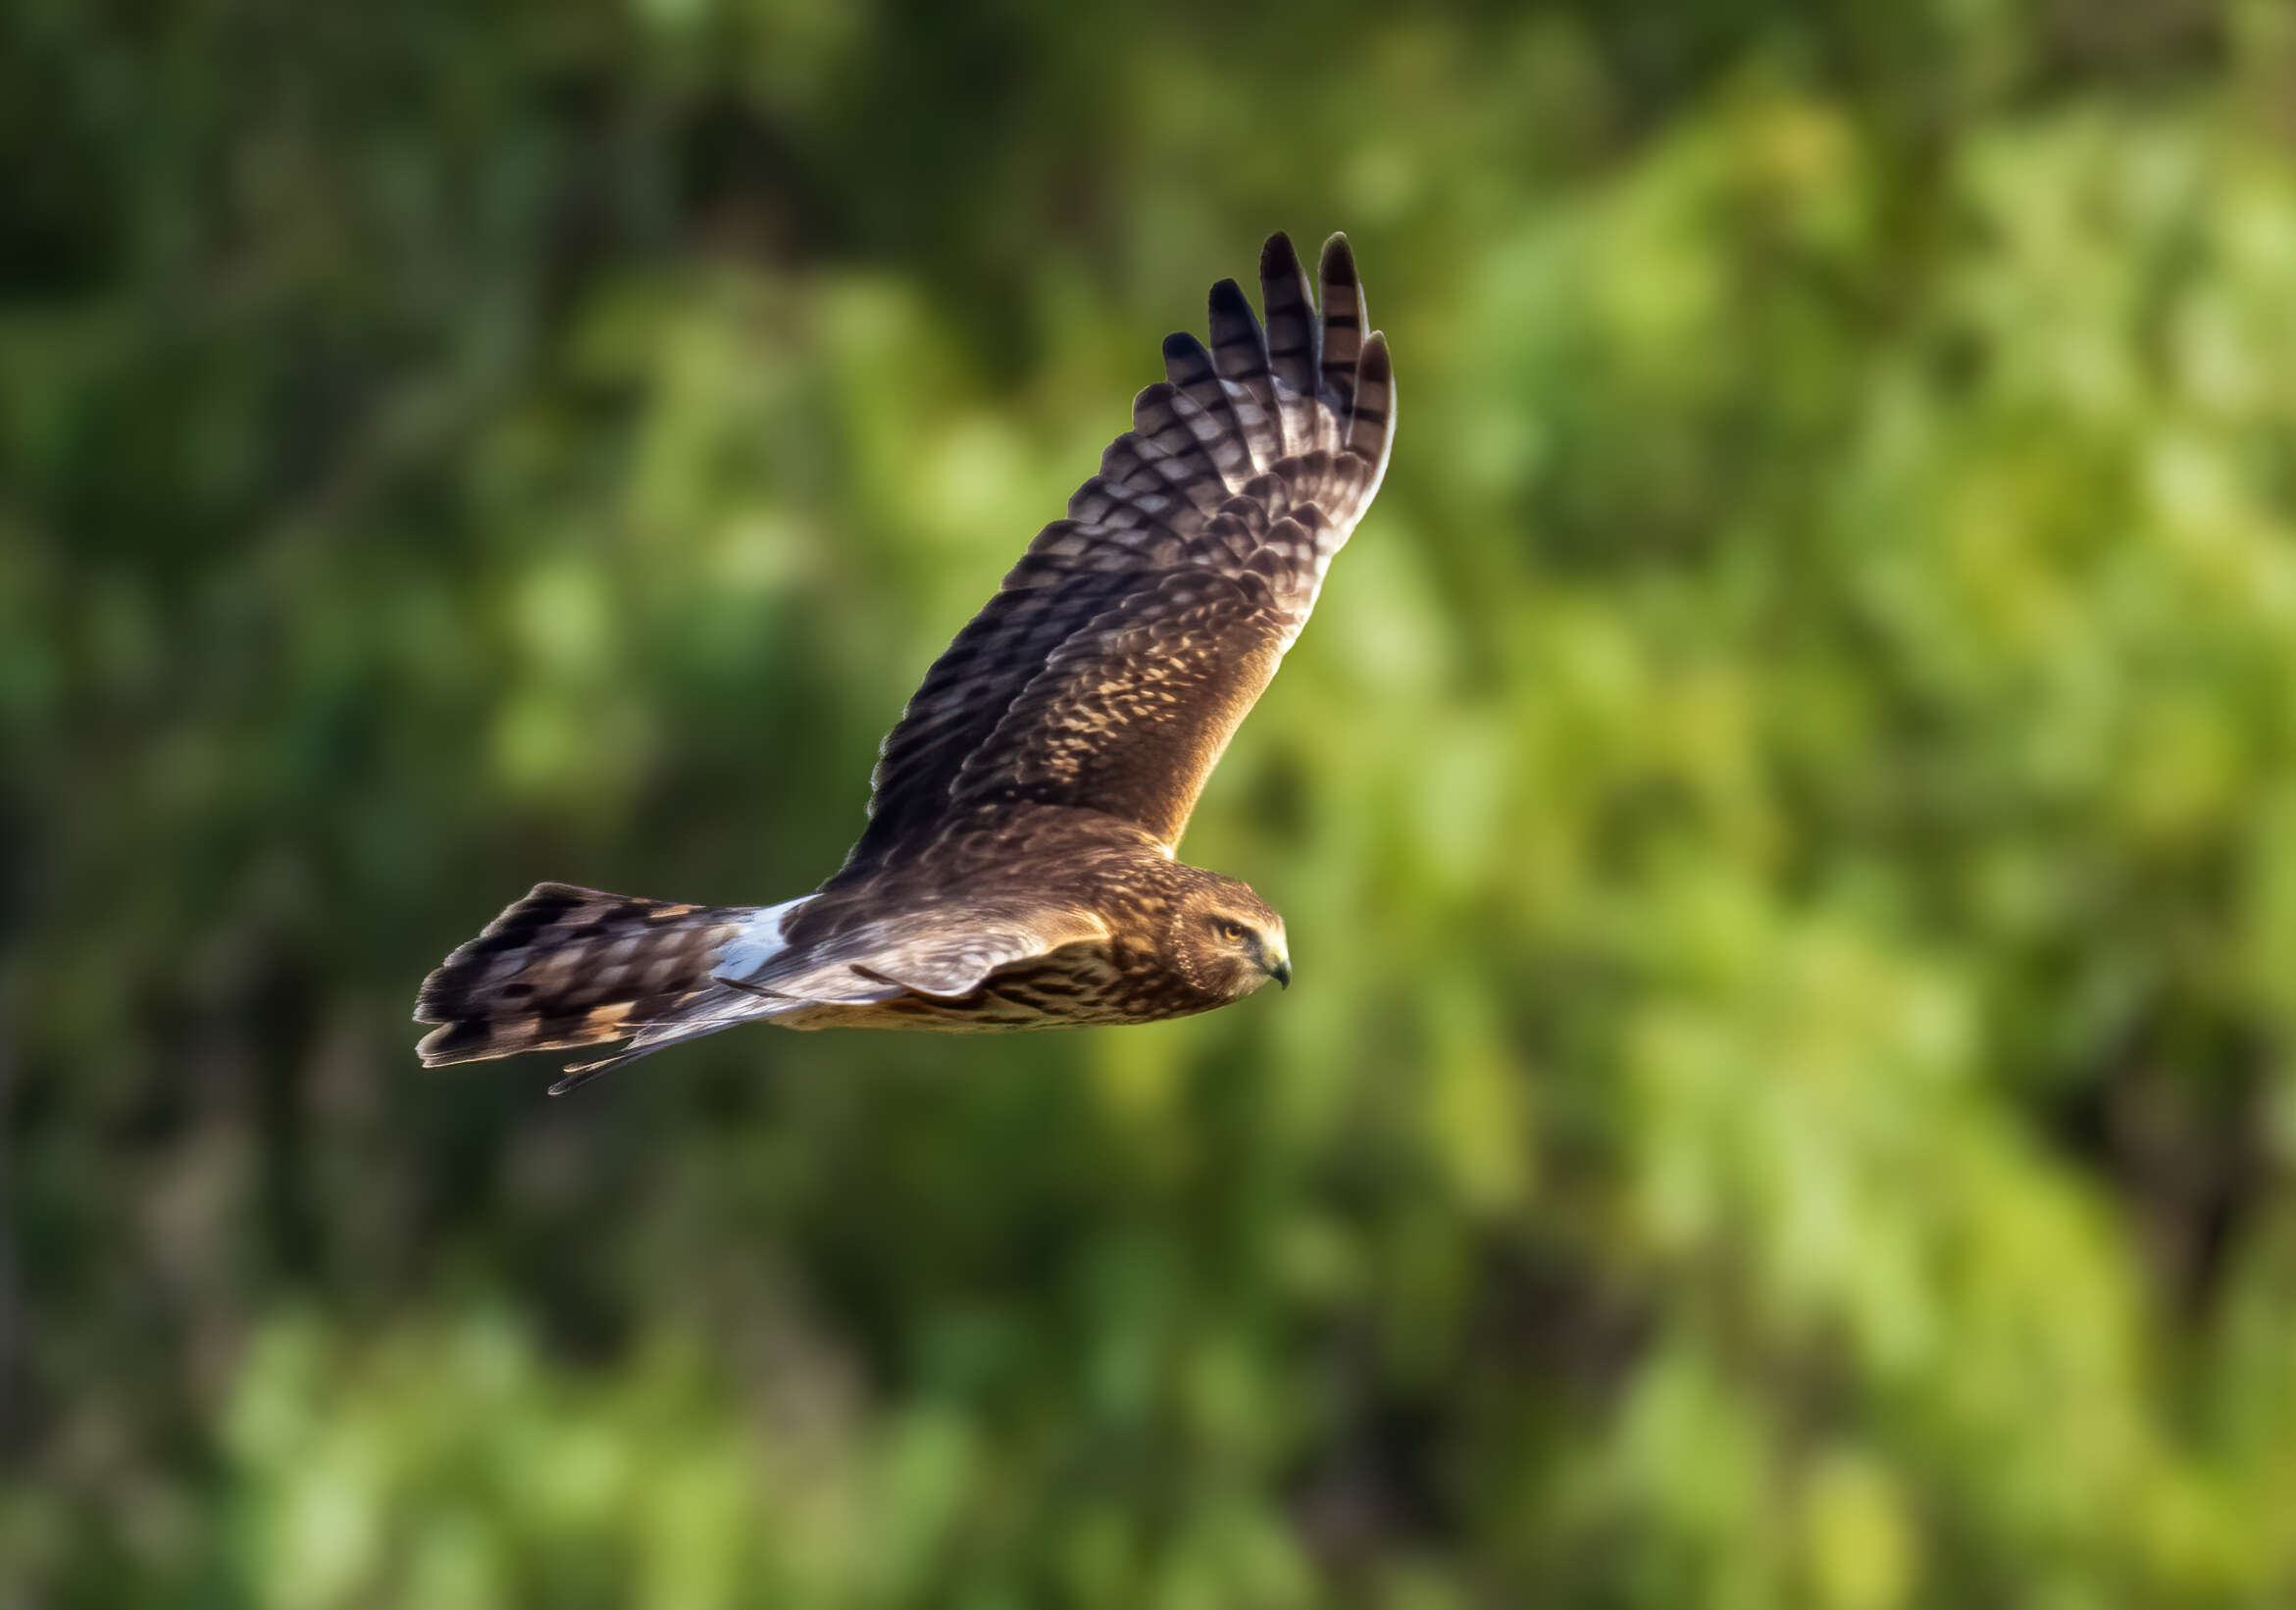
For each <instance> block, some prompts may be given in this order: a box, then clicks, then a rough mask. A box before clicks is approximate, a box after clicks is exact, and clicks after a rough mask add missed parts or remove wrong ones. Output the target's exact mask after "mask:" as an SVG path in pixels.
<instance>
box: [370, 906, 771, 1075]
mask: <svg viewBox="0 0 2296 1610" xmlns="http://www.w3.org/2000/svg"><path fill="white" fill-rule="evenodd" d="M752 915H753V909H752V908H750V907H746V906H692V905H680V904H678V903H676V902H674V901H669V900H639V899H632V898H628V897H626V896H623V895H619V894H607V893H604V892H602V891H600V890H598V889H586V888H578V887H576V886H574V885H573V884H571V883H536V885H535V887H534V890H533V891H532V892H531V893H529V894H528V895H527V897H526V898H525V899H523V900H520V901H518V902H517V903H516V904H514V905H512V906H510V907H508V908H507V909H505V910H504V911H503V913H502V914H501V915H500V916H499V917H497V918H495V919H494V921H493V922H491V923H489V924H487V925H486V929H485V931H484V932H483V933H481V934H480V935H479V936H478V937H477V938H475V939H473V940H471V941H470V942H469V943H468V944H466V945H464V946H463V947H462V948H461V949H459V950H457V951H455V953H454V954H453V955H451V956H449V957H447V958H446V960H445V961H444V962H443V963H441V964H440V966H439V967H438V969H437V971H436V972H434V973H433V974H432V975H431V976H430V977H429V978H428V979H426V980H424V981H423V988H422V993H421V994H420V995H419V996H418V997H417V999H416V1002H415V1021H416V1022H417V1023H434V1024H437V1025H439V1026H440V1027H438V1028H436V1029H434V1030H433V1031H431V1032H430V1033H428V1034H426V1035H425V1036H424V1037H423V1041H422V1043H421V1044H420V1045H419V1046H417V1047H416V1049H417V1051H418V1053H419V1054H420V1055H421V1056H422V1059H423V1064H424V1066H425V1067H430V1068H436V1067H440V1066H442V1065H444V1064H447V1063H452V1062H477V1061H481V1060H484V1059H485V1058H488V1057H506V1056H513V1055H515V1054H517V1053H518V1052H521V1051H559V1050H567V1049H571V1048H573V1047H576V1046H583V1045H597V1044H601V1043H603V1042H605V1041H607V1040H618V1039H625V1038H629V1037H631V1036H633V1035H638V1034H645V1035H646V1037H647V1038H648V1039H655V1040H659V1041H661V1042H664V1043H666V1042H667V1039H668V1038H669V1035H668V1034H666V1033H661V1032H660V1031H665V1030H672V1031H674V1026H678V1025H681V1024H683V1023H684V1022H686V1021H688V1020H693V1019H706V1018H709V1017H710V1016H711V1015H712V1013H713V1008H714V1006H715V1004H716V1003H717V1002H718V1000H719V997H721V996H724V995H726V994H728V993H729V991H728V990H727V989H726V986H725V985H723V984H720V983H717V982H714V981H712V980H711V978H710V971H711V969H712V968H713V967H715V966H716V964H717V958H718V955H719V953H720V952H721V951H722V950H723V949H724V947H725V946H726V945H727V943H728V942H729V941H731V940H733V939H734V938H735V937H736V936H737V935H738V934H740V931H741V930H742V928H743V925H744V924H745V923H747V922H748V920H749V919H750V917H751V916H752ZM725 1021H730V1020H722V1021H718V1022H712V1023H710V1025H709V1027H710V1028H722V1027H724V1023H725ZM647 1031H656V1032H653V1033H647ZM697 1031H703V1032H706V1030H700V1029H698V1026H697ZM678 1037H686V1036H684V1035H682V1034H681V1035H679V1036H678Z"/></svg>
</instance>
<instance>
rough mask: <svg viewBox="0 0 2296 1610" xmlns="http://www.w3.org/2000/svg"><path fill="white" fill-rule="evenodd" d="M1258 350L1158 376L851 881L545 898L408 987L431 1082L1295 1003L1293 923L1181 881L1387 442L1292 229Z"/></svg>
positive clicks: (1233, 885)
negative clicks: (769, 896)
mask: <svg viewBox="0 0 2296 1610" xmlns="http://www.w3.org/2000/svg"><path fill="white" fill-rule="evenodd" d="M1259 277H1260V287H1261V295H1262V305H1263V306H1264V307H1265V309H1266V312H1267V327H1266V329H1265V331H1264V332H1263V331H1262V330H1261V328H1260V325H1259V321H1258V320H1257V319H1255V318H1253V317H1252V312H1251V305H1250V302H1249V301H1247V300H1246V299H1245V296H1244V293H1243V291H1241V290H1240V289H1238V288H1237V285H1236V282H1235V281H1234V280H1233V279H1223V280H1221V281H1220V283H1219V284H1217V285H1215V286H1213V287H1212V292H1211V334H1212V344H1211V349H1210V350H1209V351H1206V350H1205V349H1204V346H1203V343H1201V342H1200V341H1199V340H1197V339H1196V337H1195V336H1193V335H1174V336H1171V337H1169V338H1167V339H1166V340H1165V342H1164V372H1165V374H1166V375H1167V376H1168V377H1169V378H1168V379H1167V380H1166V381H1164V382H1163V383H1160V384H1157V385H1151V386H1149V387H1148V389H1147V390H1145V391H1143V392H1142V393H1141V394H1140V395H1139V396H1138V397H1137V398H1135V399H1134V401H1133V405H1132V429H1131V430H1129V431H1127V432H1126V433H1125V434H1123V435H1121V436H1119V437H1117V438H1116V440H1115V442H1114V443H1113V444H1111V445H1110V446H1109V448H1108V450H1107V452H1106V453H1104V454H1103V455H1101V458H1100V472H1099V474H1098V475H1097V476H1095V477H1093V478H1092V479H1090V480H1088V481H1086V482H1085V483H1084V485H1083V486H1082V487H1081V488H1080V489H1079V490H1078V491H1077V493H1076V495H1075V496H1074V497H1072V498H1070V499H1069V502H1068V518H1067V519H1065V520H1056V521H1054V522H1053V523H1052V524H1051V525H1049V526H1047V527H1046V528H1044V530H1043V531H1041V532H1040V533H1038V536H1037V539H1036V540H1035V541H1034V542H1032V543H1030V544H1029V549H1028V552H1027V553H1025V554H1023V555H1022V556H1021V560H1020V563H1019V564H1018V565H1016V566H1014V567H1013V570H1012V573H1011V574H1010V575H1008V576H1007V577H1005V579H1004V585H1003V587H1002V589H1001V590H999V591H998V592H997V594H996V595H995V597H994V598H992V599H990V600H989V603H988V605H987V607H986V608H984V609H983V610H982V611H981V613H980V614H979V615H977V616H975V617H974V618H973V621H972V624H971V625H969V626H967V627H966V628H965V629H964V630H963V631H961V632H959V633H958V634H957V638H956V641H955V642H953V643H951V644H950V645H949V647H948V651H947V652H946V653H944V655H942V657H941V659H940V660H939V661H938V662H937V663H936V664H935V665H934V667H933V669H932V670H931V671H930V672H928V673H927V674H926V677H925V683H924V685H923V686H922V687H920V688H919V689H918V690H917V693H916V696H915V697H914V698H912V699H911V700H910V701H909V705H908V709H907V710H906V711H904V712H903V713H902V715H901V719H900V723H899V725H897V726H896V727H894V728H893V731H892V732H891V733H890V734H888V735H887V737H886V740H885V745H884V749H883V752H882V755H881V758H880V759H879V761H878V765H877V772H876V776H875V779H874V784H875V791H874V795H873V797H872V799H871V801H870V806H869V825H868V827H867V829H866V830H864V831H863V832H862V834H861V838H860V841H859V842H858V843H856V844H855V845H854V846H853V849H852V852H851V853H850V854H849V855H848V856H847V857H846V859H845V864H844V866H843V867H842V869H841V870H840V871H839V872H838V873H837V874H836V876H834V877H832V878H831V879H830V880H828V881H827V882H825V883H823V884H822V885H821V887H820V888H819V889H817V890H815V891H814V892H813V893H811V894H809V895H806V896H804V897H803V898H801V899H796V900H791V901H787V902H785V903H784V904H781V905H778V906H765V907H757V906H695V905H678V904H673V903H671V902H669V901H664V900H638V899H628V898H625V897H623V896H621V895H618V894H601V893H599V892H598V891H597V890H595V889H586V888H576V887H574V886H572V885H570V884H566V883H540V884H536V887H535V889H534V892H533V893H531V894H529V895H528V896H527V897H526V898H525V899H523V900H521V901H519V902H518V903H517V904H516V905H514V906H511V907H510V908H509V909H508V910H506V911H504V912H503V913H502V915H501V916H499V917H497V918H495V919H494V921H493V922H492V923H491V924H490V925H488V927H487V929H486V931H485V932H484V933H482V934H480V935H479V936H478V937H477V938H475V939H473V940H471V941H470V942H469V943H468V944H466V945H464V946H463V947H462V948H461V949H460V950H457V951H456V952H455V953H454V954H453V955H451V956H449V957H448V958H447V959H446V961H445V963H444V964H443V965H442V966H440V967H439V969H438V970H437V971H436V972H435V973H433V974H432V975H431V977H430V978H429V979H427V980H426V981H424V983H423V990H422V995H421V997H420V999H419V1000H418V1002H417V1003H416V1007H415V1019H416V1021H417V1022H419V1023H434V1024H438V1025H440V1026H441V1027H439V1028H437V1029H434V1030H433V1031H431V1032H430V1033H429V1034H428V1035H426V1036H425V1037H424V1039H423V1043H422V1046H421V1053H422V1058H423V1061H424V1063H425V1064H427V1065H429V1066H433V1067H435V1066H437V1065H438V1064H441V1063H448V1062H468V1061H474V1060H477V1059H479V1058H482V1057H500V1056H508V1055H510V1054H512V1053H513V1052H518V1051H555V1050H562V1049H565V1048H567V1047H570V1046H579V1045H595V1044H600V1043H604V1042H607V1041H613V1040H627V1041H628V1042H629V1043H628V1044H627V1045H625V1046H623V1047H622V1048H621V1049H620V1050H619V1051H618V1052H617V1053H616V1054H615V1055H613V1056H610V1057H607V1058H606V1059H604V1060H603V1061H598V1062H590V1063H586V1064H581V1065H577V1066H573V1067H569V1068H568V1069H567V1070H566V1074H567V1077H566V1078H565V1079H563V1080H561V1081H560V1082H558V1083H557V1084H555V1085H553V1086H552V1090H553V1093H555V1092H558V1091H564V1090H568V1089H571V1088H573V1087H574V1086H575V1085H577V1084H580V1083H582V1082H585V1081H586V1080H588V1079H592V1078H594V1077H596V1076H597V1075H598V1074H600V1073H603V1072H604V1071H605V1070H606V1069H608V1068H612V1067H616V1066H618V1065H619V1064H621V1063H624V1062H628V1061H630V1060H631V1059H632V1058H634V1057H640V1056H644V1055H646V1054H647V1053H648V1052H651V1051H658V1050H660V1049H661V1048H662V1047H663V1046H666V1045H673V1044H676V1043H677V1042H678V1041H680V1040H687V1039H692V1038H693V1037H695V1036H696V1035H699V1034H708V1033H714V1032H716V1031H718V1030H720V1029H730V1028H732V1027H733V1026H734V1025H736V1024H740V1023H748V1022H751V1021H764V1022H768V1023H777V1024H780V1025H782V1026H783V1027H785V1028H790V1029H827V1028H842V1027H853V1028H872V1029H932V1030H943V1031H959V1032H962V1031H994V1030H1011V1029H1044V1028H1056V1027H1060V1026H1063V1025H1068V1024H1114V1023H1148V1022H1152V1021H1154V1020H1156V1019H1159V1018H1177V1017H1185V1016H1187V1015H1188V1014H1190V1013H1195V1012H1203V1011H1208V1010H1209V1009H1211V1008H1212V1007H1215V1006H1224V1005H1226V1004H1227V1003H1228V1002H1230V1001H1234V1000H1240V999H1242V998H1243V997H1244V996H1246V995H1249V994H1250V993H1251V992H1252V991H1253V990H1255V989H1257V988H1258V987H1259V986H1260V985H1261V984H1262V983H1263V982H1265V981H1267V980H1269V979H1273V980H1275V981H1276V982H1278V983H1279V984H1289V983H1290V982H1291V977H1292V965H1291V962H1290V959H1289V958H1288V957H1287V956H1286V954H1285V949H1284V923H1283V919H1282V918H1280V917H1278V916H1277V915H1276V914H1275V913H1274V912H1273V911H1271V910H1269V909H1268V907H1267V904H1266V903H1265V902H1264V901H1262V900H1261V899H1260V898H1259V896H1258V895H1256V894H1254V893H1252V891H1251V890H1250V888H1249V887H1248V886H1247V885H1245V884H1243V883H1240V882H1237V881H1236V880H1233V879H1228V878H1222V877H1220V876H1219V875H1218V874H1216V873H1209V872H1202V871H1199V870H1198V869H1197V868H1195V867H1190V866H1186V865H1183V864H1182V863H1180V862H1178V861H1175V860H1174V859H1173V858H1172V856H1173V850H1174V849H1175V847H1176V846H1177V845H1178V844H1179V842H1180V834H1181V831H1182V830H1183V829H1185V828H1186V827H1187V826H1188V817H1189V813H1190V812H1191V811H1192V810H1194V809H1195V806H1196V799H1197V795H1198V794H1199V793H1201V792H1202V790H1203V785H1204V780H1205V779H1207V778H1208V777H1209V776H1210V775H1211V770H1212V767H1213V766H1214V765H1215V764H1216V763H1217V762H1218V760H1219V758H1220V752H1221V751H1222V750H1223V749H1225V748H1226V747H1227V744H1228V739H1229V738H1230V737H1231V736H1232V735H1233V734H1234V732H1235V730H1236V728H1237V725H1238V724H1239V723H1241V722H1242V721H1243V720H1244V716H1245V713H1246V712H1247V711H1249V710H1250V708H1251V705H1252V701H1253V700H1255V699H1257V698H1258V697H1259V694H1260V690H1261V689H1262V688H1264V687H1266V686H1267V684H1268V679H1270V678H1272V677H1273V676H1274V675H1275V671H1276V665H1277V662H1278V661H1280V660H1281V659H1282V658H1283V655H1284V650H1285V649H1287V648H1289V647H1290V646H1291V645H1292V641H1293V639H1294V638H1296V637H1298V636H1299V634H1300V629H1301V627H1303V626H1305V625H1306V624H1307V615H1308V612H1309V611H1310V610H1311V609H1313V608H1314V607H1315V594H1316V590H1317V588H1318V587H1319V586H1321V584H1322V582H1323V573H1324V570H1325V569H1326V567H1328V566H1329V565H1330V563H1331V559H1332V555H1334V554H1335V553H1337V552H1339V550H1340V548H1341V546H1342V545H1343V544H1344V543H1346V541H1347V540H1348V534H1349V533H1350V532H1351V531H1352V530H1353V529H1354V528H1355V523H1356V522H1357V521H1358V520H1360V519H1361V518H1362V517H1363V511H1364V510H1365V509H1366V508H1367V507H1368V506H1369V505H1370V502H1371V499H1372V495H1373V494H1374V493H1376V492H1377V491H1378V490H1379V482H1380V478H1381V477H1382V476H1383V475H1385V474H1386V471H1387V458H1388V451H1389V448H1390V446H1391V444H1392V443H1393V441H1394V437H1395V416H1394V402H1395V394H1394V381H1393V377H1392V374H1391V371H1390V369H1389V366H1388V356H1387V341H1386V339H1385V337H1383V336H1380V335H1378V334H1373V335H1370V336H1369V337H1366V336H1365V335H1364V334H1363V322H1364V321H1363V289H1362V286H1361V284H1360V283H1359V282H1358V281H1357V279H1356V277H1355V261H1354V257H1353V255H1352V253H1351V252H1350V251H1349V249H1348V243H1347V240H1346V238H1345V237H1344V236H1341V235H1334V236H1332V238H1331V239H1330V240H1329V241H1328V242H1326V244H1325V245H1324V248H1323V262H1322V272H1321V279H1322V286H1323V297H1322V310H1321V313H1320V315H1319V314H1318V312H1317V309H1316V306H1315V304H1314V302H1313V301H1312V300H1310V292H1309V287H1308V283H1307V276H1306V273H1305V271H1304V270H1303V269H1302V268H1301V264H1300V260H1299V258H1298V256H1297V255H1296V254H1295V253H1294V252H1293V250H1292V243H1291V241H1290V240H1288V239H1286V238H1285V237H1284V236H1283V235H1280V234H1279V235H1276V236H1274V237H1273V238H1272V239H1270V240H1269V241H1268V243H1267V245H1266V247H1265V248H1264V249H1263V250H1262V251H1261V253H1260V258H1259Z"/></svg>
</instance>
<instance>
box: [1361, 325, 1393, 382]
mask: <svg viewBox="0 0 2296 1610" xmlns="http://www.w3.org/2000/svg"><path fill="white" fill-rule="evenodd" d="M1355 370H1356V373H1357V374H1359V375H1360V376H1361V377H1363V378H1364V379H1366V380H1392V379H1394V378H1395V361H1394V359H1392V358H1391V357H1389V356H1388V351H1387V332H1386V331H1385V330H1379V329H1375V330H1373V331H1372V332H1371V333H1370V334H1369V335H1368V336H1366V337H1364V341H1363V351H1362V353H1361V354H1360V355H1359V356H1358V357H1357V358H1356V359H1355Z"/></svg>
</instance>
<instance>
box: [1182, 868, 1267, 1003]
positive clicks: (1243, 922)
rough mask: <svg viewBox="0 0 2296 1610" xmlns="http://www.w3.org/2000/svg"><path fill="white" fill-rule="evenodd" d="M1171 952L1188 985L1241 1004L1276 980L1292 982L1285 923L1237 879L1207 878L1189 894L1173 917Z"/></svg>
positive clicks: (1206, 876)
mask: <svg viewBox="0 0 2296 1610" xmlns="http://www.w3.org/2000/svg"><path fill="white" fill-rule="evenodd" d="M1171 948H1172V960H1173V961H1174V962H1175V963H1176V964H1177V966H1178V968H1179V970H1180V972H1181V973H1182V974H1184V975H1185V976H1186V977H1187V979H1188V981H1190V982H1191V983H1193V984H1195V985H1196V987H1197V988H1199V989H1200V990H1202V991H1203V992H1204V993H1205V994H1207V995H1211V996H1213V997H1215V998H1217V999H1219V1000H1223V1001H1233V1000H1241V999H1243V998H1244V997H1245V996H1246V995H1249V994H1250V993H1251V992H1252V991H1253V990H1254V989H1257V988H1258V987H1259V986H1260V985H1261V984H1263V983H1265V982H1267V981H1268V980H1270V979H1273V980H1275V981H1276V982H1277V983H1278V984H1281V985H1283V986H1285V987H1287V988H1288V987H1290V985H1291V982H1292V957H1291V952H1290V951H1289V950H1287V949H1286V948H1285V945H1284V920H1283V919H1282V918H1281V917H1278V916H1277V915H1276V914H1275V913H1274V912H1273V911H1271V910H1269V909H1268V904H1267V902H1266V901H1265V900H1262V899H1261V898H1260V897H1259V896H1258V895H1256V894H1254V893H1252V892H1251V889H1250V885H1249V884H1245V883H1239V882H1237V881H1236V880H1234V879H1231V878H1219V877H1215V876H1212V875H1210V874H1205V875H1204V876H1203V880H1202V881H1201V882H1200V883H1199V884H1198V885H1197V886H1196V887H1195V888H1193V889H1191V890H1190V891H1189V893H1188V895H1187V897H1186V898H1185V899H1183V900H1182V901H1181V902H1180V904H1179V907H1178V909H1177V911H1176V912H1175V913H1174V916H1173V923H1172V934H1171Z"/></svg>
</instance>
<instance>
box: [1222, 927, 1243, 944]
mask: <svg viewBox="0 0 2296 1610" xmlns="http://www.w3.org/2000/svg"><path fill="white" fill-rule="evenodd" d="M1220 937H1221V938H1223V939H1225V940H1227V941H1228V943H1230V944H1232V945H1240V944H1242V943H1243V942H1244V925H1243V924H1242V923H1222V924H1221V925H1220Z"/></svg>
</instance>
